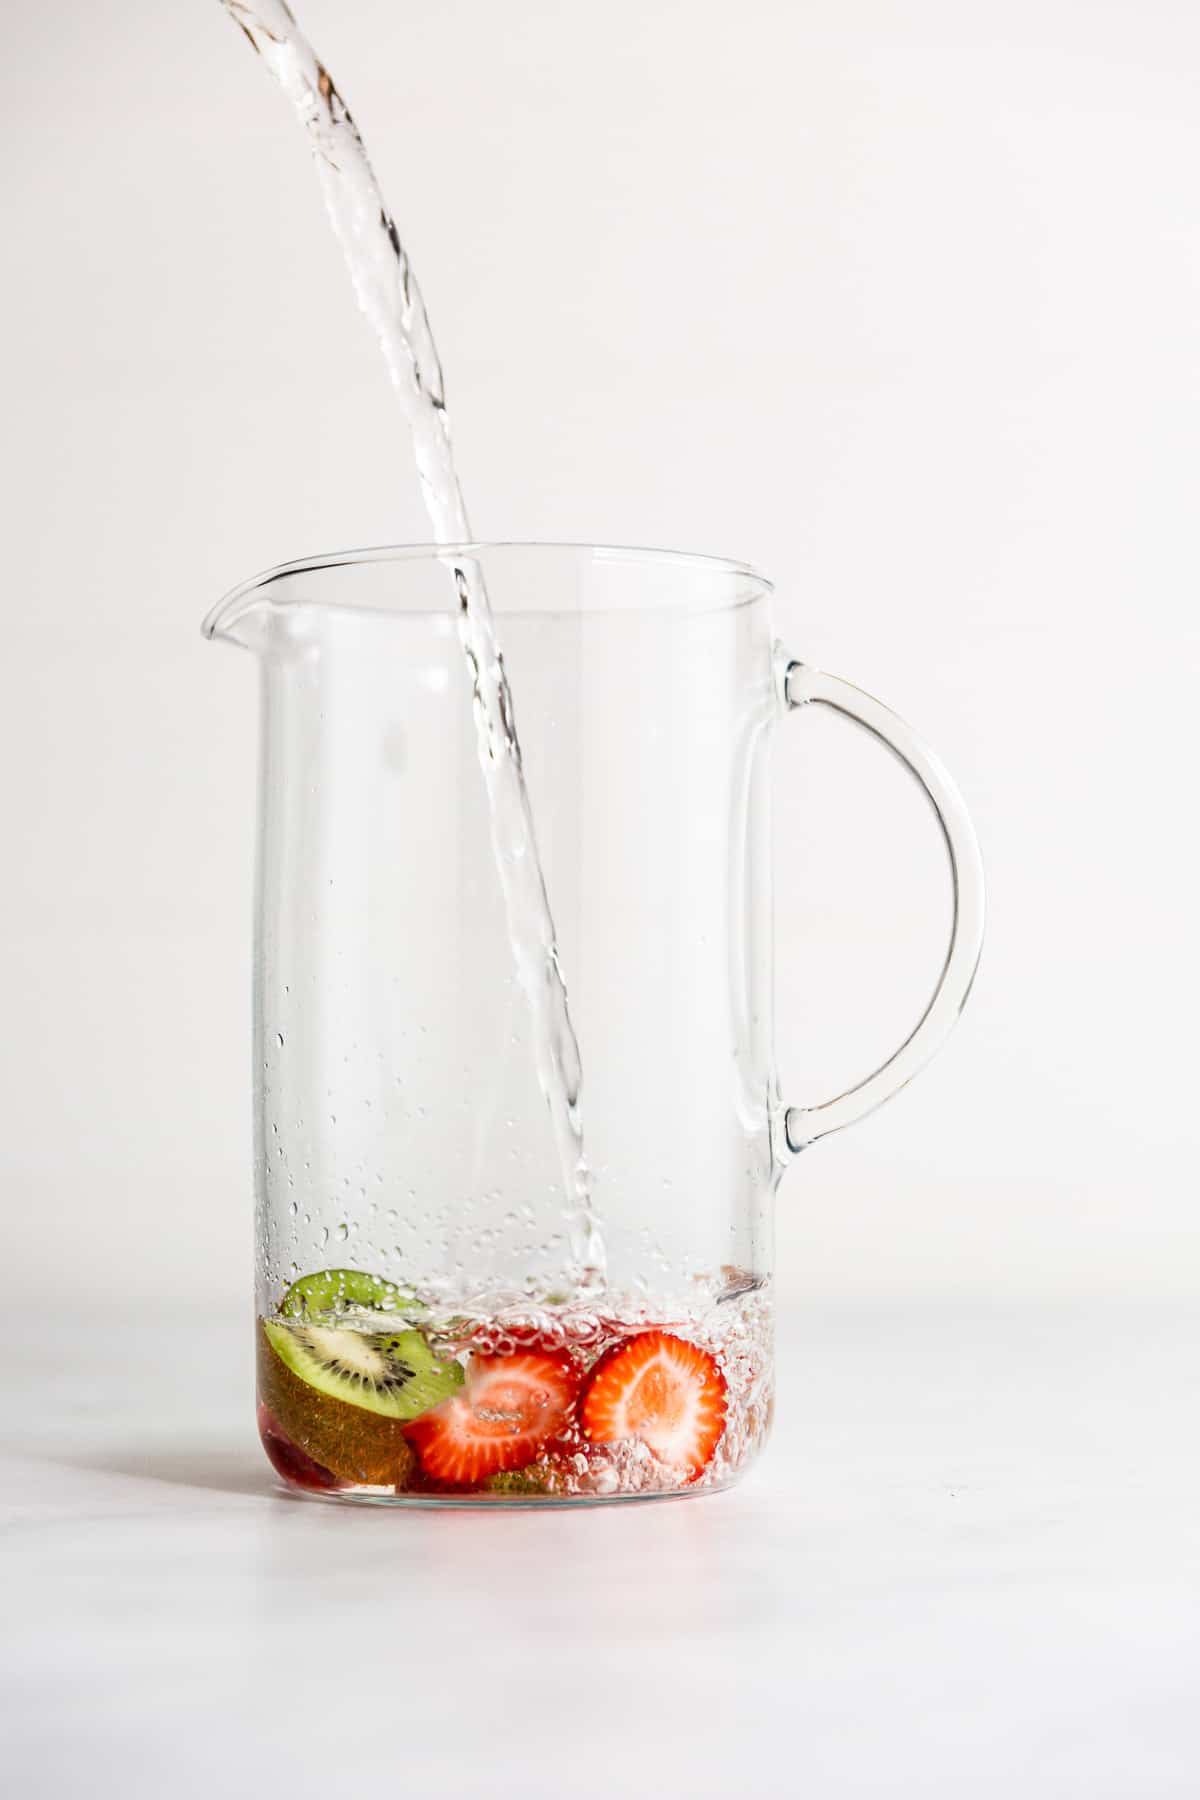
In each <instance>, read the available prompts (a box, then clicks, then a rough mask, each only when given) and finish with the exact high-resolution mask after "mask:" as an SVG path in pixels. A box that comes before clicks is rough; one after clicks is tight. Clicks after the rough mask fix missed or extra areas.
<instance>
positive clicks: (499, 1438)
mask: <svg viewBox="0 0 1200 1800" xmlns="http://www.w3.org/2000/svg"><path fill="white" fill-rule="evenodd" d="M578 1392H579V1371H578V1370H577V1369H576V1367H575V1364H574V1363H573V1362H572V1361H571V1358H570V1357H569V1356H568V1355H567V1354H566V1352H565V1351H562V1350H515V1351H513V1352H512V1354H511V1355H509V1356H474V1357H472V1358H471V1363H470V1366H469V1368H468V1370H467V1379H466V1385H465V1386H464V1387H463V1389H462V1392H461V1393H459V1394H455V1395H454V1396H453V1398H452V1399H449V1400H446V1401H443V1403H442V1405H441V1406H436V1407H434V1409H433V1411H432V1412H427V1413H425V1414H424V1415H423V1416H422V1417H421V1418H419V1419H414V1420H413V1422H412V1424H411V1425H409V1426H408V1427H407V1429H406V1431H405V1436H406V1437H407V1438H408V1439H409V1441H410V1443H413V1444H415V1445H416V1447H417V1452H418V1454H419V1455H420V1458H421V1467H422V1468H423V1469H424V1470H425V1473H426V1474H427V1475H431V1476H432V1477H433V1478H434V1480H435V1481H445V1482H450V1483H452V1484H453V1485H455V1486H470V1485H473V1484H474V1483H475V1482H477V1481H485V1480H486V1479H487V1477H488V1476H489V1475H497V1474H499V1473H500V1472H501V1470H504V1469H523V1468H524V1467H525V1465H526V1463H529V1462H532V1461H533V1459H534V1457H535V1456H536V1455H537V1453H538V1451H539V1449H540V1448H541V1447H542V1445H543V1444H545V1443H546V1442H547V1441H548V1440H549V1439H550V1438H553V1437H555V1436H557V1434H558V1433H559V1432H560V1431H561V1430H562V1429H563V1427H564V1426H565V1425H566V1423H567V1421H568V1420H569V1418H570V1416H571V1412H572V1409H573V1407H574V1405H575V1399H576V1396H577V1394H578Z"/></svg>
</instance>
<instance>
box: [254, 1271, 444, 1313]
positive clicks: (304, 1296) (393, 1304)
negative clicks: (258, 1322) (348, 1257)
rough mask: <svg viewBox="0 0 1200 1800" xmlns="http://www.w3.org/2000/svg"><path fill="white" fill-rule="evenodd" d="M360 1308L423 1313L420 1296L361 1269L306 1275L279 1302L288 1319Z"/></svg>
mask: <svg viewBox="0 0 1200 1800" xmlns="http://www.w3.org/2000/svg"><path fill="white" fill-rule="evenodd" d="M350 1308H356V1309H360V1310H364V1311H370V1312H389V1313H411V1312H419V1311H420V1310H421V1306H420V1302H419V1301H418V1300H417V1298H416V1296H415V1295H413V1294H410V1293H407V1292H406V1291H405V1289H404V1288H400V1287H397V1286H396V1283H395V1282H394V1281H386V1280H385V1279H384V1277H383V1276H382V1275H366V1274H364V1273H363V1271H362V1270H361V1269H321V1270H320V1271H319V1272H318V1273H317V1274H316V1275H302V1276H301V1277H300V1280H299V1281H294V1282H293V1283H292V1285H291V1287H290V1288H289V1289H288V1291H287V1293H286V1294H285V1295H284V1296H283V1299H282V1300H281V1301H280V1302H279V1311H280V1315H281V1316H282V1317H283V1318H285V1319H315V1318H319V1317H321V1316H322V1315H323V1314H327V1313H340V1312H345V1311H347V1310H348V1309H350Z"/></svg>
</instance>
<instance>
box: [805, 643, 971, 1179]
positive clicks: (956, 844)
mask: <svg viewBox="0 0 1200 1800" xmlns="http://www.w3.org/2000/svg"><path fill="white" fill-rule="evenodd" d="M783 691H784V697H785V699H786V702H787V705H788V708H789V710H791V711H794V712H798V711H799V710H800V708H801V707H804V706H810V705H816V706H828V707H831V708H832V709H833V711H834V712H838V713H841V714H842V715H843V716H844V717H845V718H847V719H853V721H854V723H855V724H856V725H861V726H862V727H863V728H864V729H865V730H867V731H869V732H870V733H871V735H872V736H873V737H876V738H878V740H879V742H880V743H881V744H883V745H885V746H886V747H887V749H889V750H890V751H891V752H892V754H893V755H894V756H897V757H898V758H899V760H900V761H901V762H902V763H903V764H904V766H905V768H906V769H907V770H908V771H909V773H910V775H912V776H913V778H914V779H915V780H916V781H917V782H919V784H920V786H921V788H922V789H923V790H924V793H925V795H926V797H927V799H928V800H929V803H930V805H931V806H932V807H933V810H934V813H935V814H936V816H937V821H938V824H939V825H940V826H941V828H942V836H943V837H944V839H945V842H946V851H947V854H948V856H949V859H950V880H951V885H952V888H953V896H954V917H953V922H952V924H951V927H950V945H949V948H948V950H947V951H946V960H945V963H944V964H943V966H942V972H941V974H940V976H939V977H938V981H937V985H936V987H935V988H934V990H933V996H932V998H931V999H930V1002H929V1004H928V1006H927V1007H926V1008H925V1011H924V1012H923V1013H922V1015H921V1017H920V1018H919V1019H918V1021H917V1023H916V1025H915V1026H914V1027H913V1029H912V1031H911V1032H910V1033H909V1035H908V1036H907V1037H906V1038H905V1040H904V1042H903V1043H902V1044H901V1045H900V1048H899V1049H898V1050H896V1051H894V1052H893V1054H892V1055H891V1056H889V1057H888V1059H887V1061H886V1062H885V1063H883V1064H881V1066H880V1067H879V1068H878V1069H876V1070H875V1072H874V1074H872V1075H868V1076H867V1077H866V1079H865V1080H864V1081H860V1082H858V1083H856V1085H855V1086H854V1087H851V1088H847V1089H846V1092H845V1093H844V1094H838V1095H837V1096H836V1098H834V1099H833V1100H826V1101H825V1102H824V1103H823V1104H822V1105H820V1106H789V1107H787V1108H786V1109H785V1110H784V1113H783V1127H784V1137H785V1139H786V1142H787V1147H788V1149H789V1150H790V1151H797V1150H802V1149H804V1148H805V1146H806V1145H808V1144H812V1143H815V1142H816V1140H817V1139H818V1138H823V1137H827V1136H828V1134H829V1133H830V1132H831V1131H841V1130H842V1128H843V1126H846V1125H853V1124H855V1123H857V1121H858V1120H859V1119H862V1118H865V1117H866V1115H867V1114H868V1113H869V1112H874V1110H875V1108H876V1107H877V1106H881V1105H882V1104H883V1102H884V1101H885V1100H890V1099H891V1097H892V1095H893V1094H895V1093H898V1092H899V1090H900V1089H901V1088H902V1087H904V1086H905V1085H906V1084H907V1083H908V1082H909V1081H911V1080H912V1078H913V1076H914V1075H915V1074H916V1073H917V1071H918V1069H920V1068H922V1067H923V1066H924V1065H925V1063H927V1062H928V1061H929V1059H930V1057H931V1056H932V1055H933V1054H934V1052H935V1051H937V1050H938V1049H940V1048H941V1045H942V1044H943V1042H944V1041H945V1039H946V1037H947V1036H948V1034H949V1032H950V1029H951V1027H952V1026H953V1025H954V1023H955V1021H956V1020H957V1018H958V1015H959V1013H960V1012H961V1011H962V1009H963V1007H964V1005H965V1004H966V999H967V995H968V994H969V993H970V991H971V983H972V982H973V981H974V979H975V970H976V968H977V967H978V964H979V952H980V949H981V947H982V944H983V915H984V886H983V862H982V860H981V858H980V854H979V843H978V840H977V839H976V836H975V830H974V827H973V826H972V824H971V821H970V818H969V817H968V815H967V809H966V806H965V804H964V803H963V797H962V795H961V794H960V793H959V791H958V789H957V787H956V786H955V785H954V782H953V781H952V780H951V778H950V776H949V774H948V773H947V772H946V770H945V769H944V768H943V767H942V764H941V762H940V761H939V760H938V758H937V757H936V756H935V755H934V753H933V751H932V750H930V749H929V747H928V746H927V745H926V744H924V743H922V741H921V739H920V738H919V737H918V736H917V734H916V732H915V731H913V730H912V729H911V727H910V726H908V725H906V724H905V723H904V721H903V719H900V718H898V717H897V716H896V714H895V713H894V712H892V711H891V710H890V708H888V707H886V706H884V705H883V704H882V703H881V702H880V701H878V700H875V699H872V697H871V695H870V694H865V693H863V691H862V689H861V688H856V687H852V686H851V684H850V683H849V682H848V681H841V680H839V678H838V677H837V676H836V675H825V674H823V673H822V672H821V670H820V669H811V668H809V667H808V666H807V665H806V664H805V663H801V662H788V663H786V666H785V673H784V682H783Z"/></svg>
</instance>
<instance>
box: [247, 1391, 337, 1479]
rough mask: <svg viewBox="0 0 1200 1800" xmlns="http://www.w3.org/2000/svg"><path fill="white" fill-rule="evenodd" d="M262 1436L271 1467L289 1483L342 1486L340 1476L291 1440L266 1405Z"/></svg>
mask: <svg viewBox="0 0 1200 1800" xmlns="http://www.w3.org/2000/svg"><path fill="white" fill-rule="evenodd" d="M258 1435H259V1437H260V1438H261V1440H262V1447H263V1449H264V1450H265V1451H266V1453H267V1456H268V1457H269V1458H270V1462H271V1467H272V1468H273V1469H274V1471H275V1473H276V1474H277V1475H282V1477H283V1479H284V1480H285V1481H291V1482H294V1483H295V1485H296V1486H297V1487H306V1488H335V1487H338V1486H340V1483H339V1481H338V1478H337V1476H336V1475H333V1474H331V1473H330V1471H329V1470H328V1469H325V1468H322V1466H321V1464H320V1463H319V1462H314V1461H313V1459H312V1457H311V1456H309V1455H307V1454H306V1453H305V1452H304V1451H303V1450H301V1448H300V1446H299V1445H298V1444H293V1442H292V1440H291V1438H290V1437H287V1436H286V1435H285V1433H284V1432H283V1431H282V1430H281V1429H280V1427H279V1426H278V1425H277V1424H276V1422H275V1420H274V1419H273V1418H272V1417H271V1414H270V1413H269V1412H268V1411H267V1409H266V1407H265V1406H260V1407H259V1409H258Z"/></svg>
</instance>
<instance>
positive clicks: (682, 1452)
mask: <svg viewBox="0 0 1200 1800" xmlns="http://www.w3.org/2000/svg"><path fill="white" fill-rule="evenodd" d="M725 1409H726V1402H725V1377H724V1376H723V1375H722V1373H721V1371H720V1369H719V1368H718V1367H717V1365H716V1363H715V1362H714V1361H713V1359H712V1357H711V1356H710V1355H709V1354H708V1352H707V1350H701V1349H700V1347H699V1346H698V1345H697V1344H689V1343H688V1342H687V1341H686V1339H684V1338H678V1337H672V1336H671V1334H670V1333H669V1332H666V1331H643V1332H639V1334H638V1335H637V1337H632V1338H630V1339H629V1340H628V1342H627V1343H624V1344H619V1345H618V1346H617V1348H616V1349H615V1350H610V1351H609V1352H608V1353H607V1354H606V1355H605V1356H602V1357H601V1358H600V1361H599V1362H598V1363H597V1364H596V1366H595V1368H594V1369H593V1370H592V1373H591V1378H590V1380H589V1381H588V1385H587V1389H586V1391H585V1393H584V1396H583V1406H582V1408H581V1414H580V1417H581V1422H582V1425H583V1430H584V1435H585V1436H586V1437H589V1438H591V1439H592V1441H593V1442H594V1443H599V1444H613V1443H618V1442H620V1440H621V1439H622V1438H640V1439H641V1441H642V1443H643V1444H647V1445H648V1446H649V1447H650V1449H651V1450H653V1452H654V1454H655V1456H657V1457H658V1458H659V1460H660V1461H661V1462H665V1463H666V1464H667V1465H668V1466H669V1467H670V1468H673V1469H680V1470H683V1471H685V1472H686V1474H687V1476H688V1479H689V1480H690V1481H694V1480H695V1478H696V1476H697V1475H699V1473H700V1471H701V1470H702V1469H703V1468H705V1467H706V1466H707V1464H708V1463H709V1461H710V1460H711V1458H712V1454H713V1451H714V1450H715V1449H716V1447H717V1444H718V1443H719V1442H720V1438H721V1433H722V1432H723V1431H724V1429H725Z"/></svg>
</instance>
